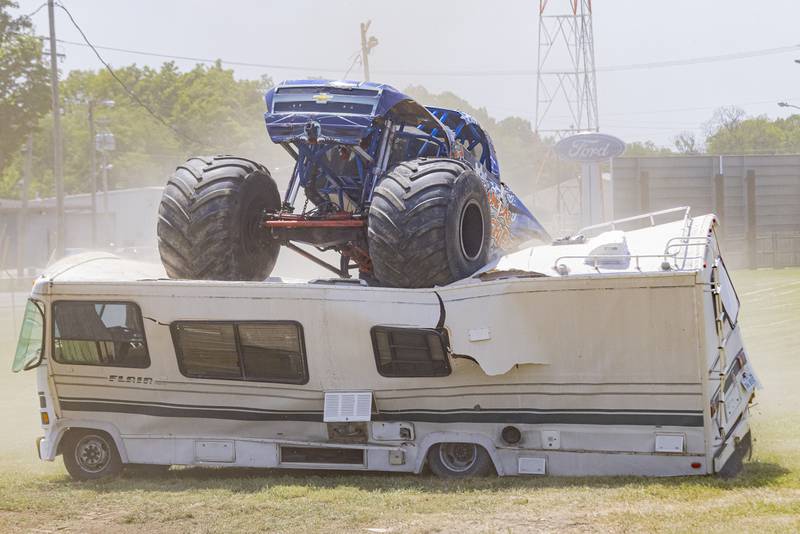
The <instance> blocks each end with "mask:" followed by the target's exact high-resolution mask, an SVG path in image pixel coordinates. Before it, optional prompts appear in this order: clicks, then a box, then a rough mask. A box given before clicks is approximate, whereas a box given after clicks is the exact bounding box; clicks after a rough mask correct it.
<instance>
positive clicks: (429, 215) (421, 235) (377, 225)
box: [368, 158, 492, 288]
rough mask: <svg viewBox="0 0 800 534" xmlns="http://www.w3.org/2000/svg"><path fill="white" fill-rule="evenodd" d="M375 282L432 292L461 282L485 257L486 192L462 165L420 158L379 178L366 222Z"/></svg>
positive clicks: (487, 230)
mask: <svg viewBox="0 0 800 534" xmlns="http://www.w3.org/2000/svg"><path fill="white" fill-rule="evenodd" d="M368 225H369V226H368V242H369V253H370V257H371V258H372V265H373V268H374V272H375V277H376V278H377V279H378V280H379V281H380V282H381V283H382V284H384V285H387V286H393V287H409V288H413V287H433V286H437V285H439V286H440V285H445V284H449V283H451V282H454V281H456V280H460V279H461V278H465V277H467V276H469V275H471V274H472V273H474V272H475V271H477V270H478V269H480V268H481V267H483V266H484V265H485V264H486V263H487V261H488V258H489V247H490V243H491V230H492V220H491V212H490V211H489V200H488V198H487V196H486V189H485V188H484V186H483V183H482V182H481V179H480V178H479V177H478V175H477V174H475V172H474V171H473V170H472V169H471V168H470V167H469V166H468V165H466V164H465V163H463V162H461V161H457V160H453V159H444V158H422V159H417V160H413V161H407V162H403V163H400V164H399V165H397V166H395V167H394V168H392V169H391V170H390V171H389V172H388V173H386V175H384V177H383V178H382V179H381V181H380V183H379V184H378V186H377V187H376V188H375V192H374V195H373V199H372V205H371V206H370V210H369V221H368Z"/></svg>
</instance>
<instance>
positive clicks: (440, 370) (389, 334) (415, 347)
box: [372, 326, 450, 377]
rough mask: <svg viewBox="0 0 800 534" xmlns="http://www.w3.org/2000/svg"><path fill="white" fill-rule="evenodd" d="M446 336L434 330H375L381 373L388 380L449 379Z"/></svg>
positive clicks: (377, 357) (377, 359)
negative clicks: (415, 378)
mask: <svg viewBox="0 0 800 534" xmlns="http://www.w3.org/2000/svg"><path fill="white" fill-rule="evenodd" d="M444 336H445V335H444V334H443V333H442V332H440V331H438V330H433V329H424V328H423V329H418V328H395V327H385V326H375V327H373V328H372V345H373V349H374V351H375V361H376V363H377V365H378V372H379V373H380V374H381V375H383V376H387V377H422V376H447V375H449V374H450V363H449V362H448V361H447V342H446V339H445V337H444Z"/></svg>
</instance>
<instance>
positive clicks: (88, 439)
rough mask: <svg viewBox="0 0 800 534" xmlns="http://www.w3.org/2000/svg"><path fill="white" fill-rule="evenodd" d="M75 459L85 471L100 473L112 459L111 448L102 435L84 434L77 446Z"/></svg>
mask: <svg viewBox="0 0 800 534" xmlns="http://www.w3.org/2000/svg"><path fill="white" fill-rule="evenodd" d="M75 460H76V461H77V462H78V465H79V466H80V467H81V469H83V470H84V471H87V472H89V473H98V472H100V471H102V470H103V469H105V468H106V466H107V465H108V463H109V462H110V461H111V448H110V447H109V445H108V442H107V441H106V440H105V439H103V438H101V437H100V436H96V435H89V436H84V437H83V438H81V440H80V441H79V442H78V445H77V446H76V447H75Z"/></svg>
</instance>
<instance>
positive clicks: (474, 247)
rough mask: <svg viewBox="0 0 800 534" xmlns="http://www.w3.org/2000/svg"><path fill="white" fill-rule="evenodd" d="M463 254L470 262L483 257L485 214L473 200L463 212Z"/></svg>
mask: <svg viewBox="0 0 800 534" xmlns="http://www.w3.org/2000/svg"><path fill="white" fill-rule="evenodd" d="M459 229H460V230H461V252H462V253H463V254H464V257H466V258H467V259H468V260H469V261H473V260H475V259H477V258H478V256H480V255H481V251H482V250H483V214H482V213H481V207H480V205H479V204H478V202H477V201H475V200H471V201H470V202H468V203H467V205H466V206H464V209H462V210H461V220H460V221H459Z"/></svg>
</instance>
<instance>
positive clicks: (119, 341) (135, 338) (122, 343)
mask: <svg viewBox="0 0 800 534" xmlns="http://www.w3.org/2000/svg"><path fill="white" fill-rule="evenodd" d="M53 359H55V361H57V362H58V363H66V364H74V365H104V366H109V367H136V368H145V367H149V366H150V355H149V354H148V352H147V343H146V341H145V338H144V328H143V327H142V313H141V312H140V311H139V307H138V306H137V305H136V304H133V303H129V302H128V303H126V302H90V301H59V302H56V303H55V304H53Z"/></svg>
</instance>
